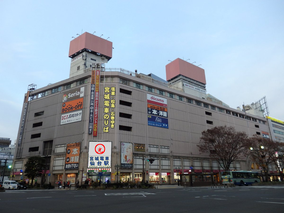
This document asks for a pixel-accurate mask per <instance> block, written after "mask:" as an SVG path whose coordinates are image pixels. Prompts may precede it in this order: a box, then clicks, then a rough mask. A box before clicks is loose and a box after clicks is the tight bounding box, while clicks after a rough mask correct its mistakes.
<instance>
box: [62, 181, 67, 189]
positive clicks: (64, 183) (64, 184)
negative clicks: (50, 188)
mask: <svg viewBox="0 0 284 213" xmlns="http://www.w3.org/2000/svg"><path fill="white" fill-rule="evenodd" d="M65 187H66V182H65V181H64V182H63V189H65Z"/></svg>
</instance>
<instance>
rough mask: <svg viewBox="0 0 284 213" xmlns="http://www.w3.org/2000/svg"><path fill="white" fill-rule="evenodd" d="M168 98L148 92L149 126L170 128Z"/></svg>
mask: <svg viewBox="0 0 284 213" xmlns="http://www.w3.org/2000/svg"><path fill="white" fill-rule="evenodd" d="M167 106H168V105H167V99H165V98H161V97H158V96H155V95H151V94H147V111H148V126H155V127H161V128H166V129H168V128H169V125H168V108H167Z"/></svg>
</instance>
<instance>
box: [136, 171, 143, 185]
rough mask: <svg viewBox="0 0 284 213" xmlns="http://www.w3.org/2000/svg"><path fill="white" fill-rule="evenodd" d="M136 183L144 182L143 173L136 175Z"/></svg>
mask: <svg viewBox="0 0 284 213" xmlns="http://www.w3.org/2000/svg"><path fill="white" fill-rule="evenodd" d="M134 182H136V183H137V182H142V173H134Z"/></svg>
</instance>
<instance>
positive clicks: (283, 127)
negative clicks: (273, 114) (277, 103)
mask: <svg viewBox="0 0 284 213" xmlns="http://www.w3.org/2000/svg"><path fill="white" fill-rule="evenodd" d="M272 126H273V127H274V128H277V129H282V130H284V126H280V125H276V124H272Z"/></svg>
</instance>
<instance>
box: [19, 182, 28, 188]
mask: <svg viewBox="0 0 284 213" xmlns="http://www.w3.org/2000/svg"><path fill="white" fill-rule="evenodd" d="M17 185H18V187H17V189H27V188H28V187H27V185H26V184H24V183H17Z"/></svg>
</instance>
